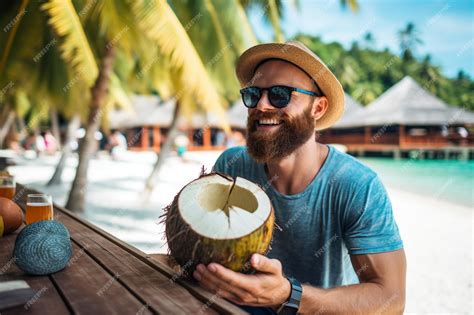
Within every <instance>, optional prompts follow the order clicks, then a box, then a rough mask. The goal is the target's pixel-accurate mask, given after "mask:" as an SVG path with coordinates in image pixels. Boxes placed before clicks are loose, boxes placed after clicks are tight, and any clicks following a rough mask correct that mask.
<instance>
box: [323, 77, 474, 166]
mask: <svg viewBox="0 0 474 315" xmlns="http://www.w3.org/2000/svg"><path fill="white" fill-rule="evenodd" d="M473 127H474V113H473V112H469V111H466V110H464V109H461V108H457V107H451V106H448V105H447V104H446V103H444V102H443V101H442V100H440V99H439V98H437V97H436V96H434V95H433V94H431V93H430V92H428V91H426V90H425V89H423V88H422V87H421V86H420V85H419V84H418V83H417V82H416V81H415V80H413V79H412V78H411V77H409V76H407V77H405V78H403V79H402V80H401V81H400V82H398V83H397V84H395V85H394V86H392V87H391V88H390V89H388V90H387V91H386V92H385V93H383V94H382V95H381V96H380V97H378V98H377V99H376V100H375V101H373V102H372V103H370V104H369V105H367V107H366V108H363V107H362V106H360V105H359V104H357V103H355V102H354V101H353V100H352V99H351V98H347V100H346V111H345V113H344V115H343V117H342V118H341V120H340V121H339V122H338V123H337V124H336V125H335V126H333V127H332V128H331V129H329V130H324V131H323V132H322V133H321V137H320V141H321V142H323V143H338V144H343V145H345V146H346V147H347V151H348V152H349V153H352V154H355V155H378V156H379V155H391V156H394V157H401V156H408V155H409V154H410V152H412V151H417V153H421V154H426V155H427V156H428V157H444V158H449V157H451V156H457V157H460V158H463V159H467V158H469V157H472V155H473V154H474V129H473Z"/></svg>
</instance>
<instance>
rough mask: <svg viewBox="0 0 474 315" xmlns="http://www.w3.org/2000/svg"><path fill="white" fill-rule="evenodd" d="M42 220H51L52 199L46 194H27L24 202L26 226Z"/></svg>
mask: <svg viewBox="0 0 474 315" xmlns="http://www.w3.org/2000/svg"><path fill="white" fill-rule="evenodd" d="M42 220H53V202H52V198H51V196H50V195H46V194H29V195H28V196H27V200H26V213H25V221H26V224H31V223H33V222H37V221H42Z"/></svg>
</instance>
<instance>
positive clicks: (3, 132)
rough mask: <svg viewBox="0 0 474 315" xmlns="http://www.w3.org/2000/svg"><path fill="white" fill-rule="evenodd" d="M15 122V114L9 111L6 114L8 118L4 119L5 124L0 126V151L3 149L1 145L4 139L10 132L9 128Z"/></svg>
mask: <svg viewBox="0 0 474 315" xmlns="http://www.w3.org/2000/svg"><path fill="white" fill-rule="evenodd" d="M14 120H15V112H14V111H13V110H10V111H9V112H8V116H7V118H6V119H5V122H4V123H3V124H2V127H1V128H0V149H1V148H3V143H4V142H5V138H6V137H7V135H8V132H9V131H10V128H11V127H12V125H13V121H14Z"/></svg>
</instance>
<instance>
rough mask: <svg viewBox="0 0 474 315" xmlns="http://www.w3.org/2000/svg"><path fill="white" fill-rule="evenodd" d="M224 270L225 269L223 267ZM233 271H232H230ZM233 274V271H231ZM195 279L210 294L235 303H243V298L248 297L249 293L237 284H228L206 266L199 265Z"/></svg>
mask: <svg viewBox="0 0 474 315" xmlns="http://www.w3.org/2000/svg"><path fill="white" fill-rule="evenodd" d="M220 267H222V266H220ZM222 268H224V267H222ZM229 271H231V270H229ZM231 272H233V271H231ZM193 275H194V277H195V278H196V280H198V281H199V284H200V285H201V286H202V287H204V288H205V289H207V290H208V291H210V292H213V293H217V294H218V295H219V296H222V297H224V298H226V299H228V300H231V301H233V302H234V303H239V302H241V301H242V299H241V297H243V296H247V294H248V293H247V292H246V291H245V290H244V289H242V288H241V287H240V286H239V285H238V283H237V282H235V281H234V282H228V281H226V280H224V279H222V278H220V277H219V276H218V275H216V274H214V273H213V272H211V271H210V270H209V269H208V268H206V267H205V266H204V265H199V266H198V267H197V270H196V271H195V272H194V274H193Z"/></svg>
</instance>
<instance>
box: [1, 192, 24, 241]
mask: <svg viewBox="0 0 474 315" xmlns="http://www.w3.org/2000/svg"><path fill="white" fill-rule="evenodd" d="M0 216H2V218H3V225H4V231H3V234H9V233H12V232H14V231H16V230H17V229H18V228H19V227H20V226H21V224H22V222H23V212H22V211H21V208H20V207H19V206H18V205H17V204H16V203H15V202H13V201H11V200H10V199H8V198H3V197H0Z"/></svg>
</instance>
